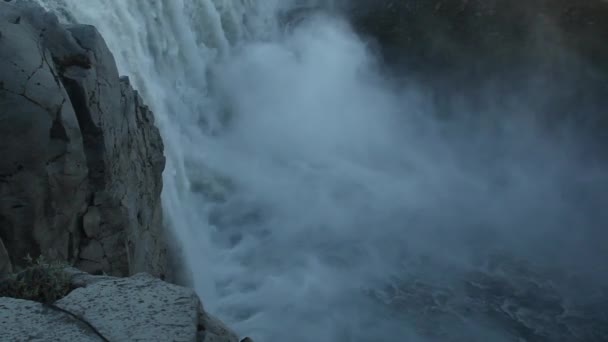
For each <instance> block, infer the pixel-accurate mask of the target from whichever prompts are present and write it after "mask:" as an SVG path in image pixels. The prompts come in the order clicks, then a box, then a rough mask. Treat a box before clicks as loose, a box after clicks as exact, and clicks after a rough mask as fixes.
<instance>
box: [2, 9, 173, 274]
mask: <svg viewBox="0 0 608 342" xmlns="http://www.w3.org/2000/svg"><path fill="white" fill-rule="evenodd" d="M0 32H2V37H1V38H0V135H1V136H2V137H3V139H2V140H1V141H0V154H1V155H2V156H3V158H2V160H0V238H2V240H3V242H4V245H5V247H6V251H7V254H8V256H9V260H11V261H12V262H13V263H17V264H19V263H21V261H22V260H23V258H24V257H25V256H26V255H27V254H31V255H32V256H34V257H36V256H37V255H39V254H43V255H45V256H47V257H55V258H58V259H60V260H65V261H68V262H70V263H74V264H75V265H76V266H77V267H79V268H82V269H84V270H86V271H89V272H105V273H107V274H112V275H120V276H125V275H129V274H134V273H137V272H143V271H145V272H149V273H151V274H153V275H156V276H162V275H165V273H166V268H167V243H166V240H167V236H166V234H165V232H164V227H163V225H162V213H161V205H160V193H161V190H162V177H161V176H162V172H163V170H164V166H165V158H164V155H163V149H164V147H163V143H162V140H161V138H160V134H159V132H158V129H157V128H156V127H155V125H154V117H153V114H152V113H151V112H150V110H149V109H148V108H147V107H146V106H145V104H144V103H143V101H142V99H141V98H140V97H139V95H138V94H137V92H136V91H134V90H133V88H132V87H131V85H130V83H129V81H128V79H127V78H120V77H119V75H118V70H117V67H116V63H115V61H114V58H113V56H112V54H111V52H110V51H109V49H108V47H107V45H106V44H105V41H104V40H103V38H102V37H101V35H100V34H99V32H97V30H96V29H95V28H94V27H92V26H87V25H64V24H61V23H60V22H59V21H58V20H57V18H56V16H55V15H53V14H51V13H47V12H46V11H44V10H43V9H42V8H40V7H38V6H37V5H35V4H34V3H30V2H23V1H20V2H16V3H13V2H0ZM66 199H69V200H66ZM1 255H2V254H1V252H0V262H5V260H6V258H4V259H2V257H1ZM10 266H12V265H10Z"/></svg>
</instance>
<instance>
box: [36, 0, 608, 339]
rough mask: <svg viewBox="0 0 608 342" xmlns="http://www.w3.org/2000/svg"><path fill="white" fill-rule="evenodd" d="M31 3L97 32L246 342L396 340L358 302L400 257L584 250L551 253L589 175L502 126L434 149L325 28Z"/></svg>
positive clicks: (406, 330) (113, 1)
mask: <svg viewBox="0 0 608 342" xmlns="http://www.w3.org/2000/svg"><path fill="white" fill-rule="evenodd" d="M43 2H44V3H46V4H47V5H48V6H50V7H51V8H53V9H65V10H67V12H69V13H70V14H71V15H73V16H74V18H76V19H77V20H78V21H79V22H81V23H88V24H93V25H95V26H96V27H97V28H98V29H99V30H100V32H101V33H102V35H103V36H104V38H105V39H106V41H107V43H108V45H109V47H110V49H111V50H112V51H113V52H114V55H115V57H116V59H117V63H118V66H119V69H120V71H121V73H122V74H126V75H129V76H130V77H131V78H132V80H133V83H134V84H135V85H136V87H137V88H138V89H139V90H140V91H141V92H142V95H143V97H144V98H145V100H146V102H147V103H148V104H149V105H150V106H151V108H152V109H153V111H154V113H155V115H156V118H157V123H158V125H159V127H160V129H161V132H162V136H163V138H164V141H165V145H166V155H167V157H168V165H167V169H166V171H165V175H164V181H165V184H164V192H163V202H164V208H165V217H166V219H167V222H168V223H169V224H170V226H171V227H172V229H173V230H174V232H175V233H176V236H177V237H178V240H179V241H180V243H181V244H182V245H183V249H184V254H185V256H186V260H185V262H187V268H188V269H189V270H191V272H192V274H193V282H194V286H195V288H196V290H197V291H198V293H199V294H200V295H201V297H202V298H203V299H204V302H205V306H206V308H207V309H208V310H209V311H211V312H213V313H215V314H217V315H218V316H220V317H221V318H222V319H224V320H225V321H227V322H228V323H229V325H230V326H232V327H234V328H235V329H237V330H238V331H239V332H240V333H242V334H247V335H250V336H252V337H253V338H254V339H255V340H256V341H270V342H274V341H293V342H301V341H318V342H326V341H327V342H329V341H378V342H380V341H405V340H408V338H406V336H411V335H410V332H411V331H412V330H411V328H412V327H411V326H409V324H408V322H406V321H404V320H402V319H398V318H397V317H396V316H395V315H393V314H391V313H389V312H388V311H387V309H386V308H385V307H384V306H382V305H380V304H378V303H376V302H374V301H372V300H371V299H370V298H369V297H367V296H366V295H365V294H364V293H365V291H367V290H370V289H381V288H382V287H383V286H385V285H387V284H391V283H392V282H393V281H395V280H396V279H403V278H407V277H408V274H410V273H413V272H414V271H413V270H414V264H415V263H414V262H412V261H411V260H412V258H414V257H416V256H420V255H425V256H428V257H430V258H431V259H432V260H433V263H437V264H440V265H443V266H444V267H445V268H446V269H449V270H451V271H454V272H455V273H458V271H459V270H465V269H468V268H470V267H471V266H470V265H471V261H470V260H471V258H473V257H475V256H476V255H474V254H475V253H476V252H481V251H482V249H483V248H486V247H487V246H489V245H491V244H492V243H493V242H494V243H498V242H500V243H501V247H503V248H505V249H510V250H513V251H514V252H513V253H515V254H521V255H522V256H525V257H529V256H530V255H531V254H530V253H529V251H530V250H532V249H533V250H534V253H535V255H541V256H551V257H552V258H553V259H552V261H553V260H556V259H555V256H556V255H558V256H559V255H560V254H559V253H557V254H555V253H554V252H555V250H556V249H559V248H567V247H564V246H570V245H572V246H578V243H579V242H580V241H586V240H585V238H586V236H585V235H584V232H578V231H571V232H570V233H569V235H568V237H567V238H564V239H563V240H566V241H562V240H561V239H558V238H555V236H559V234H561V232H562V231H563V229H566V228H568V227H571V226H577V225H586V224H589V222H591V221H593V220H594V218H589V217H587V216H586V215H582V214H581V215H568V214H567V212H568V211H573V210H574V211H575V210H578V209H580V208H578V207H577V204H576V203H573V202H572V201H569V200H567V199H564V197H562V196H561V194H562V192H563V191H564V187H563V186H562V184H563V183H564V180H565V179H567V180H568V181H569V182H570V183H573V182H591V183H593V182H596V179H597V178H598V177H600V175H599V171H596V170H593V169H586V170H585V172H580V171H581V170H580V168H579V167H577V166H575V164H573V163H571V161H572V159H573V158H574V157H573V156H572V154H573V153H575V152H576V150H575V149H571V150H570V149H569V148H570V145H566V144H562V145H551V144H550V143H548V142H547V141H545V140H544V139H543V138H542V137H540V136H539V135H538V133H537V132H536V130H534V129H533V128H529V129H527V130H524V129H523V128H522V127H531V126H522V125H515V124H513V125H505V126H501V129H500V130H496V131H494V132H493V133H492V135H489V134H488V135H484V134H479V135H475V134H472V135H471V136H468V137H465V138H462V137H461V138H457V137H458V136H459V135H458V134H454V136H456V138H455V137H452V138H451V139H450V140H448V139H447V138H441V135H440V132H441V131H442V129H445V127H440V125H439V124H438V123H437V122H435V121H434V120H433V119H429V118H430V117H431V115H430V114H432V113H433V112H434V109H433V106H432V103H431V102H429V101H428V99H426V98H425V96H424V94H422V93H421V92H420V91H418V90H416V89H412V88H408V89H403V88H398V87H396V86H395V85H393V84H391V83H390V82H388V81H386V80H383V78H382V76H381V75H380V74H379V73H378V72H377V65H376V62H377V61H376V60H375V58H374V56H373V54H372V53H371V51H369V50H368V49H367V47H366V45H365V44H364V43H363V42H362V41H361V40H360V39H359V38H357V36H356V35H355V34H354V33H353V32H352V30H351V29H350V28H349V27H348V25H347V24H346V23H345V22H343V21H342V20H340V19H338V18H333V17H329V16H318V17H315V18H314V19H311V20H309V21H305V22H303V23H301V24H300V25H299V26H296V27H295V28H292V29H288V30H283V29H281V27H280V25H279V23H278V21H277V20H276V18H275V14H276V13H277V11H278V10H280V9H286V8H289V7H290V4H289V3H288V2H286V1H284V0H283V1H280V0H260V1H255V0H241V1H237V0H233V1H230V0H166V1H161V0H106V1H92V0H62V1H59V0H55V1H50V0H49V1H43ZM517 109H518V110H524V109H525V108H517ZM462 127H464V128H465V129H466V128H467V127H468V126H467V125H466V124H463V125H462ZM462 127H461V126H454V127H452V128H453V129H454V130H455V131H458V130H459V129H460V128H462ZM602 179H603V178H602ZM602 184H604V183H602ZM581 206H582V204H581ZM594 213H595V212H594ZM539 236H545V237H548V236H550V237H552V238H555V240H556V242H555V243H552V244H544V243H541V244H539V241H543V240H544V241H546V239H541V240H539V239H538V237H539ZM566 242H567V243H566ZM572 248H574V247H572ZM538 259H541V257H538ZM567 259H571V258H567ZM570 261H571V260H570ZM555 262H556V263H558V262H561V261H555ZM560 265H561V264H560ZM424 277H426V278H425V279H426V280H427V281H428V282H431V283H433V282H439V281H448V280H446V279H445V278H449V277H450V276H449V274H448V273H444V271H436V273H435V272H433V271H432V270H431V272H428V270H427V271H426V273H425V275H424Z"/></svg>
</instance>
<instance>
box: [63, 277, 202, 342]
mask: <svg viewBox="0 0 608 342" xmlns="http://www.w3.org/2000/svg"><path fill="white" fill-rule="evenodd" d="M55 304H56V305H57V306H58V307H60V308H62V309H65V310H67V311H69V312H71V313H73V314H75V315H77V316H78V317H81V318H83V319H84V320H86V321H87V322H89V323H91V324H92V325H93V326H94V327H95V328H96V329H97V330H98V331H99V332H100V333H101V335H103V336H104V337H105V338H107V339H108V340H110V341H147V342H148V341H149V342H154V341H159V342H160V341H196V340H197V326H198V308H199V306H200V301H199V299H198V297H197V296H196V294H195V293H194V291H192V290H190V289H187V288H184V287H180V286H176V285H172V284H168V283H166V282H163V281H161V280H159V279H156V278H154V277H152V276H150V275H148V274H143V273H142V274H137V275H135V276H133V277H130V278H115V279H112V280H106V281H100V282H96V283H93V284H90V285H88V286H86V287H84V288H79V289H76V290H74V291H72V292H71V293H70V294H69V295H68V296H67V297H65V298H63V299H61V300H59V301H58V302H57V303H55ZM76 340H78V339H73V341H76Z"/></svg>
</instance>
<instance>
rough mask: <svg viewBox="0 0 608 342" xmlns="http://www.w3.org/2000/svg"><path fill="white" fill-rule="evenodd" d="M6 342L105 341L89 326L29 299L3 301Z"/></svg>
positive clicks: (0, 326) (1, 331) (1, 325)
mask: <svg viewBox="0 0 608 342" xmlns="http://www.w3.org/2000/svg"><path fill="white" fill-rule="evenodd" d="M0 340H2V341H14V342H19V341H30V342H35V341H56V342H64V341H65V342H73V341H79V342H80V341H82V342H88V341H94V342H98V341H102V339H101V338H100V337H99V336H97V335H96V334H95V332H94V331H93V330H92V329H91V328H89V327H88V326H87V325H86V324H84V323H82V322H80V321H79V320H77V319H76V318H74V317H72V316H70V315H68V314H66V313H64V312H61V311H59V310H55V309H53V308H51V307H49V306H45V305H42V304H40V303H37V302H31V301H28V300H22V299H14V298H8V297H1V298H0Z"/></svg>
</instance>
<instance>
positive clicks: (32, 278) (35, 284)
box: [0, 256, 71, 303]
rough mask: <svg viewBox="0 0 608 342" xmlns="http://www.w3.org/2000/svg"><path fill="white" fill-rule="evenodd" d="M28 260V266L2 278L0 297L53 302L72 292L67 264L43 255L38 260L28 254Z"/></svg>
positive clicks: (0, 281)
mask: <svg viewBox="0 0 608 342" xmlns="http://www.w3.org/2000/svg"><path fill="white" fill-rule="evenodd" d="M26 261H27V263H28V266H27V267H25V268H24V269H22V270H21V271H18V272H15V273H12V274H9V275H8V276H7V277H5V278H4V279H1V280H0V297H12V298H19V299H26V300H33V301H37V302H41V303H53V302H55V301H57V300H58V299H61V298H63V297H65V296H66V295H67V294H68V293H69V292H70V290H71V287H70V279H69V277H68V275H67V274H66V273H65V272H64V268H65V267H66V266H67V265H66V264H64V263H61V262H50V261H47V260H46V259H45V258H44V257H42V256H41V257H40V258H38V259H37V260H33V259H32V258H31V257H29V256H28V258H26Z"/></svg>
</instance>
